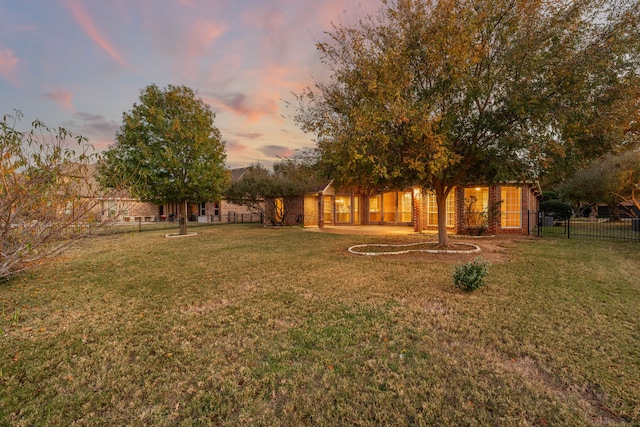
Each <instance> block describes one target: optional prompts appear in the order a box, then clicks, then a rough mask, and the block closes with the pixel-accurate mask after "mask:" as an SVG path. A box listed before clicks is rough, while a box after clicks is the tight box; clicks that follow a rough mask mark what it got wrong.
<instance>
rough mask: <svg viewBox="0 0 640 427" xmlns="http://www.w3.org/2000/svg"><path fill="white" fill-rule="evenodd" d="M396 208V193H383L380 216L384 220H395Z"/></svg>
mask: <svg viewBox="0 0 640 427" xmlns="http://www.w3.org/2000/svg"><path fill="white" fill-rule="evenodd" d="M397 209H398V193H395V192H394V193H384V194H383V195H382V218H383V220H384V222H396V211H397Z"/></svg>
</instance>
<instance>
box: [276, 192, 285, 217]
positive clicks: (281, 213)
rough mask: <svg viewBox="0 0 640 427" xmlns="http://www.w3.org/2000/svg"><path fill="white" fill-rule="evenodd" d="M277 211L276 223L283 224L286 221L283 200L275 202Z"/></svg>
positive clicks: (279, 199)
mask: <svg viewBox="0 0 640 427" xmlns="http://www.w3.org/2000/svg"><path fill="white" fill-rule="evenodd" d="M275 210H276V211H275V214H276V215H275V216H276V221H278V222H282V220H283V219H284V200H283V199H282V198H278V199H276V200H275Z"/></svg>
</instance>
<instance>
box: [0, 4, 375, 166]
mask: <svg viewBox="0 0 640 427" xmlns="http://www.w3.org/2000/svg"><path fill="white" fill-rule="evenodd" d="M380 5H381V3H380V2H379V0H108V1H104V0H84V1H83V0H0V114H2V115H5V114H13V110H14V109H18V110H21V111H22V113H23V114H24V118H23V120H22V122H21V126H20V127H21V128H22V129H23V130H26V129H28V128H29V125H30V123H31V121H32V120H34V119H36V118H38V119H40V120H43V121H44V122H45V123H46V124H47V125H49V126H51V127H57V126H62V127H65V128H66V129H67V130H69V131H71V132H72V133H74V134H79V135H83V136H86V137H88V138H89V140H90V142H91V143H92V144H93V145H94V146H95V147H96V148H97V149H98V150H102V149H104V148H106V147H107V146H108V145H109V144H112V143H113V142H114V135H115V133H116V131H117V130H118V129H119V127H120V125H121V120H122V113H123V112H125V111H129V110H131V108H132V107H133V104H134V103H135V102H137V101H138V98H139V95H140V90H141V89H143V88H144V87H146V86H147V85H149V84H152V83H155V84H157V85H158V86H159V87H161V88H164V87H165V86H166V85H167V84H175V85H186V86H189V87H191V88H192V89H194V90H196V91H197V93H198V96H199V97H201V98H202V99H203V100H204V101H205V102H206V103H207V104H209V105H210V106H211V109H212V110H213V111H214V112H215V113H216V119H215V124H216V126H217V127H218V128H219V129H220V131H221V133H222V136H223V139H224V140H225V141H226V146H227V165H228V166H229V167H231V168H234V167H242V166H248V165H250V164H251V163H254V162H261V163H263V164H265V165H270V164H271V163H272V162H273V161H274V160H276V159H277V156H288V155H291V154H292V153H293V152H294V150H296V149H299V148H302V147H309V146H313V142H312V138H313V136H312V135H305V134H304V133H302V132H301V131H300V130H299V129H298V128H297V126H296V125H295V123H294V122H293V119H292V115H293V112H294V111H293V110H292V109H291V108H286V105H285V102H284V101H293V100H294V97H293V95H291V92H294V93H299V92H300V91H301V89H302V88H304V87H305V86H308V85H311V84H312V83H313V80H314V79H316V80H321V79H322V77H323V70H324V69H323V67H322V65H321V63H320V57H319V54H318V52H317V50H316V48H315V44H316V42H317V41H319V40H324V39H325V35H324V32H325V31H328V30H331V23H335V24H339V25H343V24H345V25H352V24H355V23H356V22H357V19H358V17H359V16H362V15H363V14H365V13H367V12H374V11H376V10H378V8H379V7H380Z"/></svg>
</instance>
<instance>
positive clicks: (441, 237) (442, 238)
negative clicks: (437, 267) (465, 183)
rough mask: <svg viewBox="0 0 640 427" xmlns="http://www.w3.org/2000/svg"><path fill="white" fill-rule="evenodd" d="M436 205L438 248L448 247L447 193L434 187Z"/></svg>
mask: <svg viewBox="0 0 640 427" xmlns="http://www.w3.org/2000/svg"><path fill="white" fill-rule="evenodd" d="M435 191H436V204H437V205H438V248H448V247H449V235H448V234H447V196H448V195H449V191H444V190H443V189H441V188H437V187H436V190H435Z"/></svg>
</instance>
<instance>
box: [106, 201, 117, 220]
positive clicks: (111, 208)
mask: <svg viewBox="0 0 640 427" xmlns="http://www.w3.org/2000/svg"><path fill="white" fill-rule="evenodd" d="M117 211H118V205H117V202H116V201H115V200H108V201H106V202H103V203H102V215H104V216H106V217H107V218H115V216H116V213H117Z"/></svg>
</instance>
